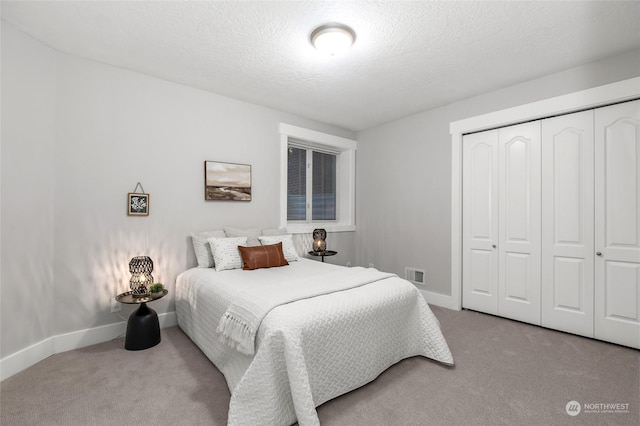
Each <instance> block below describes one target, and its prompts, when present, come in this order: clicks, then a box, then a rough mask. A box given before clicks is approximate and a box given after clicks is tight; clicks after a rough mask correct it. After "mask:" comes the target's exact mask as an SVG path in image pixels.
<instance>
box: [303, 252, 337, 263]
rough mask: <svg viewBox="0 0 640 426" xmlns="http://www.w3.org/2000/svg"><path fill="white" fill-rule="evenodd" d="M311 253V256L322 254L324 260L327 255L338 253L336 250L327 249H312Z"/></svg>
mask: <svg viewBox="0 0 640 426" xmlns="http://www.w3.org/2000/svg"><path fill="white" fill-rule="evenodd" d="M309 254H310V255H311V256H322V261H323V262H324V257H325V256H335V255H336V254H338V252H337V251H335V250H325V251H310V252H309Z"/></svg>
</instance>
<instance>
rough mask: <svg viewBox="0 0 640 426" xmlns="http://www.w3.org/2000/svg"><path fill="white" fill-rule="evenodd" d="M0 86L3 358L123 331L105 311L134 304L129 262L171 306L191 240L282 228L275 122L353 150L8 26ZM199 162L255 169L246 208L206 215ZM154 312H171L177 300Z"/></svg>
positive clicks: (277, 115) (262, 112)
mask: <svg viewBox="0 0 640 426" xmlns="http://www.w3.org/2000/svg"><path fill="white" fill-rule="evenodd" d="M32 62H33V64H32ZM33 70H37V71H35V74H34V75H32V74H31V73H32V72H34V71H33ZM2 73H3V81H2V83H3V87H2V101H3V111H2V112H3V116H2V119H3V124H4V122H5V121H11V123H10V126H8V129H7V131H6V132H5V129H4V127H3V134H2V136H3V142H2V154H3V155H2V209H3V210H2V248H3V250H2V266H3V269H2V318H3V328H2V337H1V343H2V352H1V353H0V356H2V357H5V356H7V355H10V354H12V353H14V352H16V351H18V350H21V349H24V348H25V347H26V346H28V345H30V344H33V343H37V342H38V341H40V340H42V339H45V338H47V337H50V336H51V335H54V336H56V335H61V334H63V333H69V332H76V331H79V330H84V329H88V328H94V327H97V326H101V325H107V324H112V323H115V322H120V321H122V320H121V318H120V317H118V315H116V314H112V313H111V312H110V299H111V298H112V297H113V296H114V295H116V294H117V293H120V292H124V291H127V290H128V281H129V278H130V274H129V272H128V262H129V260H130V259H131V257H133V256H136V255H149V256H150V257H151V258H152V259H153V261H154V263H155V270H154V272H153V275H154V278H155V279H156V281H161V282H163V283H165V284H166V285H167V286H168V289H169V291H170V292H171V293H170V295H171V294H172V293H173V289H174V284H175V277H176V276H177V274H179V273H180V272H182V271H184V270H185V269H187V268H188V267H191V266H193V265H194V264H195V257H194V255H193V253H192V248H191V245H190V240H189V238H188V236H189V234H190V233H191V232H192V231H199V230H211V229H219V228H222V227H224V226H235V227H277V225H278V222H279V211H278V209H279V195H278V194H279V190H280V189H279V170H280V168H279V143H280V135H279V133H278V124H279V123H280V122H284V123H289V124H293V125H297V126H301V127H307V128H310V129H313V130H318V131H322V132H326V133H331V134H335V135H337V136H342V137H347V138H353V134H352V133H351V132H348V131H345V130H342V129H338V128H334V127H331V126H327V125H323V124H321V123H317V122H313V121H310V120H306V119H303V118H300V117H296V116H293V115H291V114H286V113H283V112H279V111H275V110H272V109H268V108H263V107H260V106H256V105H253V104H248V103H245V102H240V101H237V100H233V99H230V98H226V97H222V96H218V95H214V94H211V93H208V92H204V91H201V90H197V89H193V88H189V87H185V86H182V85H178V84H174V83H170V82H167V81H163V80H159V79H156V78H151V77H148V76H145V75H142V74H138V73H134V72H130V71H126V70H123V69H119V68H115V67H110V66H106V65H104V64H100V63H97V62H93V61H88V60H84V59H79V58H76V57H72V56H69V55H66V54H62V53H57V52H54V51H52V50H50V49H48V48H46V47H44V46H43V45H41V44H39V43H38V42H35V41H33V40H32V39H30V38H28V37H27V36H25V35H23V34H22V33H20V32H19V31H18V30H16V29H14V28H12V27H11V26H10V25H7V24H3V27H2ZM9 118H10V120H9ZM54 119H55V121H54ZM12 135H16V136H14V137H8V136H12ZM6 136H7V137H6ZM205 160H217V161H228V162H236V163H244V164H250V165H251V166H252V187H253V199H252V201H251V202H213V201H209V202H205V201H204V161H205ZM137 182H141V183H142V185H143V187H144V189H145V191H146V192H148V193H150V215H149V216H148V217H129V216H127V214H126V201H127V193H128V192H132V191H133V189H134V187H135V186H136V183H137ZM331 238H332V239H331V242H332V244H331V246H332V248H334V249H336V250H338V251H340V253H341V256H336V257H335V258H333V259H332V260H333V261H335V262H337V263H343V264H344V263H346V262H347V261H353V249H354V246H355V243H354V242H353V241H354V236H353V233H340V234H334V235H332V236H331ZM15 246H19V247H17V250H16V249H14V248H15ZM342 255H344V257H343V256H342ZM8 265H12V266H8ZM34 294H35V298H32V295H34ZM152 307H153V308H154V309H155V310H156V311H157V312H158V313H159V314H161V313H165V312H170V311H173V310H174V303H173V297H166V298H163V299H161V300H159V301H157V302H154V303H153V305H152ZM133 308H134V307H130V306H125V307H124V309H123V312H122V315H123V316H124V317H126V316H128V314H129V312H131V310H132V309H133ZM17 324H19V326H17ZM25 334H26V335H25Z"/></svg>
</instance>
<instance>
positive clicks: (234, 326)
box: [216, 267, 395, 355]
mask: <svg viewBox="0 0 640 426" xmlns="http://www.w3.org/2000/svg"><path fill="white" fill-rule="evenodd" d="M392 276H395V274H389V273H384V272H380V271H378V270H377V269H373V268H362V267H354V268H349V269H347V270H346V271H345V270H341V271H336V272H332V273H330V274H326V275H321V276H319V277H309V278H308V279H305V280H295V281H289V282H284V283H274V284H266V285H264V286H262V287H260V288H258V289H253V290H252V291H250V292H244V293H243V294H242V296H243V297H241V298H238V300H236V301H235V302H234V303H232V304H231V305H230V306H229V308H228V309H227V311H226V312H225V313H224V315H222V318H221V319H220V324H219V325H218V328H217V330H216V331H217V332H218V333H220V338H221V340H222V341H223V342H224V343H225V344H227V345H229V346H231V347H232V348H235V349H237V350H238V351H240V352H242V353H244V354H247V355H253V354H254V353H255V339H256V333H257V332H258V328H259V327H260V324H261V323H262V320H263V319H264V317H265V316H266V315H267V314H268V313H269V312H270V311H271V310H272V309H274V308H276V307H278V306H280V305H284V304H286V303H291V302H295V301H296V300H301V299H308V298H310V297H315V296H319V295H323V294H329V293H334V292H337V291H342V290H348V289H350V288H354V287H360V286H362V285H365V284H369V283H372V282H375V281H380V280H383V279H386V278H389V277H392Z"/></svg>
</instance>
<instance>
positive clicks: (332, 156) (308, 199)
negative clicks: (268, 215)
mask: <svg viewBox="0 0 640 426" xmlns="http://www.w3.org/2000/svg"><path fill="white" fill-rule="evenodd" d="M336 192H337V153H336V152H333V151H332V150H331V149H326V148H324V147H319V146H308V145H306V144H304V143H303V142H301V141H297V140H290V143H289V146H288V157H287V221H306V222H309V221H335V220H336V219H337V209H336V200H337V194H336Z"/></svg>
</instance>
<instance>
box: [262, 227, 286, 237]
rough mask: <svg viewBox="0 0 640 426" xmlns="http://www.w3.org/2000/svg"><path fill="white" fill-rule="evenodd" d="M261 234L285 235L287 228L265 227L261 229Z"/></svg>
mask: <svg viewBox="0 0 640 426" xmlns="http://www.w3.org/2000/svg"><path fill="white" fill-rule="evenodd" d="M262 235H264V236H271V235H287V228H267V229H263V230H262Z"/></svg>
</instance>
